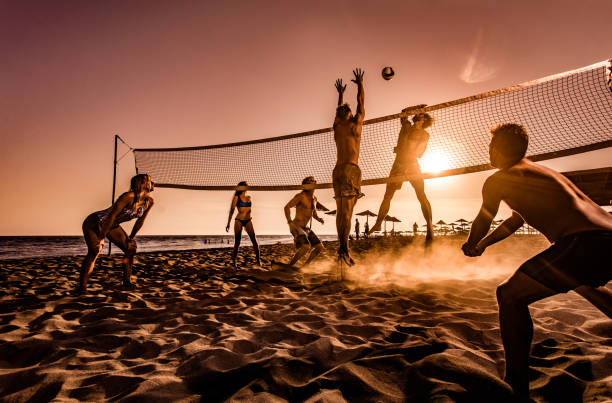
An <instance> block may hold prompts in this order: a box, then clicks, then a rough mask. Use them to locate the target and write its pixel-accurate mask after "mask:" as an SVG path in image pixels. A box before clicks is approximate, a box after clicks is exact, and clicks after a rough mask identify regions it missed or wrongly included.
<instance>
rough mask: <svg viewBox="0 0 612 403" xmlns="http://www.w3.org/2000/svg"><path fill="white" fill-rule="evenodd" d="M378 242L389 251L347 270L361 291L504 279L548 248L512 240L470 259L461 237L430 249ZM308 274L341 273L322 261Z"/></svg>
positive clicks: (371, 253)
mask: <svg viewBox="0 0 612 403" xmlns="http://www.w3.org/2000/svg"><path fill="white" fill-rule="evenodd" d="M522 238H525V239H522ZM380 242H382V243H386V244H387V245H385V247H382V248H371V249H369V250H368V251H367V253H366V254H363V256H362V257H361V259H358V260H357V263H356V264H355V266H353V267H351V268H346V269H345V272H346V279H347V280H349V281H350V282H351V283H354V284H355V285H356V286H360V287H371V286H375V287H399V288H411V287H414V286H415V285H416V284H420V283H429V282H435V281H443V280H476V279H478V280H486V279H493V278H500V279H503V278H504V277H508V276H510V275H511V274H512V273H513V272H514V271H515V270H516V269H518V267H519V266H520V265H521V263H522V262H524V261H525V260H527V259H529V258H530V257H532V256H534V255H535V254H537V253H539V252H540V251H542V250H544V249H546V248H547V247H548V245H549V243H548V241H547V240H546V239H545V238H544V237H543V236H534V235H530V236H528V238H527V237H521V236H515V237H512V238H509V239H507V240H504V241H501V242H500V243H498V244H496V245H493V246H491V247H489V248H488V249H487V250H486V251H485V253H484V254H483V255H482V256H479V257H476V258H470V257H467V256H464V254H463V252H462V250H461V245H462V244H463V243H464V242H465V238H464V237H461V238H458V237H439V238H437V239H435V241H434V242H433V243H432V244H430V245H425V244H424V241H423V239H420V238H417V239H415V240H414V241H413V242H411V243H408V244H405V245H403V244H400V243H398V244H397V245H393V243H394V242H395V241H394V240H393V239H392V238H390V239H389V240H385V239H382V240H380ZM388 244H391V245H388ZM389 246H391V247H389ZM307 270H313V271H316V272H325V271H327V272H330V273H334V272H336V271H339V270H340V269H339V268H338V267H337V264H336V263H335V262H333V261H324V262H320V263H317V264H315V265H313V267H312V268H311V269H307ZM338 275H340V274H339V273H338Z"/></svg>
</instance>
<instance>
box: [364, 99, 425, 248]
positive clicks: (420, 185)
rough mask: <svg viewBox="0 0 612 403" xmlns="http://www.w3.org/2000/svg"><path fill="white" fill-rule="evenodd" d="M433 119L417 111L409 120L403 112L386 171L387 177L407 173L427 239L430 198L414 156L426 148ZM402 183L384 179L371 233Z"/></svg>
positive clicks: (380, 220) (381, 220)
mask: <svg viewBox="0 0 612 403" xmlns="http://www.w3.org/2000/svg"><path fill="white" fill-rule="evenodd" d="M405 111H406V109H404V111H403V112H405ZM433 121H434V120H433V118H432V117H431V116H430V115H429V114H428V113H417V114H416V115H414V117H413V118H412V124H411V123H410V120H409V119H408V117H407V116H406V115H402V117H401V122H402V129H401V131H400V134H399V137H398V139H397V146H396V147H395V149H394V150H393V151H394V152H395V161H394V162H393V167H391V172H390V174H389V177H390V178H393V177H396V176H406V175H409V176H410V179H408V181H409V182H410V184H411V185H412V187H413V188H414V191H415V193H416V196H417V199H418V200H419V203H420V204H421V211H422V212H423V217H425V221H426V223H427V236H426V239H427V240H432V239H433V229H432V215H431V204H429V200H427V196H425V182H424V180H423V176H422V174H421V168H420V167H419V162H418V160H417V159H418V158H421V157H422V156H423V154H424V153H425V150H426V149H427V142H428V141H429V133H428V132H427V131H426V130H425V129H426V128H428V127H429V126H431V125H432V124H433ZM402 184H403V182H387V188H386V190H385V196H384V197H383V201H382V203H381V204H380V209H379V210H378V217H377V219H376V223H375V224H374V225H373V226H372V228H370V233H372V232H375V231H380V229H381V226H382V223H383V221H384V219H385V217H386V216H387V213H389V207H390V206H391V199H392V198H393V195H394V194H395V192H396V191H397V190H399V189H401V188H402Z"/></svg>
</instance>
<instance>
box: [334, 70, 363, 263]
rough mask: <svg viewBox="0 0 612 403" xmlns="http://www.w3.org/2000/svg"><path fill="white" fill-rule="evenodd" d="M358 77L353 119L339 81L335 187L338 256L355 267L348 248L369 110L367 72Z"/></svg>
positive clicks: (355, 81) (360, 72) (358, 73)
mask: <svg viewBox="0 0 612 403" xmlns="http://www.w3.org/2000/svg"><path fill="white" fill-rule="evenodd" d="M353 74H354V75H355V78H354V79H353V80H351V81H352V82H354V83H355V84H357V113H355V115H354V116H353V115H352V114H351V108H350V106H349V105H348V104H346V103H344V102H343V97H344V90H345V89H346V85H342V79H338V80H336V89H337V90H338V107H337V108H336V118H335V119H334V140H335V141H336V151H337V156H338V157H337V161H336V166H335V168H334V172H333V174H332V176H333V185H334V198H335V199H336V229H337V231H338V241H339V243H340V246H339V248H338V257H339V258H340V259H341V260H342V261H344V262H345V263H347V264H348V265H352V264H354V263H355V262H354V261H353V259H352V258H351V256H350V254H349V249H348V239H349V233H350V231H351V218H352V216H353V208H354V207H355V203H356V202H357V199H359V198H360V197H362V196H363V193H361V169H359V165H358V163H359V147H360V145H361V129H362V127H363V117H364V116H365V109H364V106H363V101H364V94H363V71H362V70H361V69H355V70H353Z"/></svg>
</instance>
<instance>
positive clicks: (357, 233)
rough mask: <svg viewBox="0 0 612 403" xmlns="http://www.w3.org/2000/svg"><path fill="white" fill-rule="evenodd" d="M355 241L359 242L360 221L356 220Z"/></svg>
mask: <svg viewBox="0 0 612 403" xmlns="http://www.w3.org/2000/svg"><path fill="white" fill-rule="evenodd" d="M355 239H356V240H359V220H358V219H355Z"/></svg>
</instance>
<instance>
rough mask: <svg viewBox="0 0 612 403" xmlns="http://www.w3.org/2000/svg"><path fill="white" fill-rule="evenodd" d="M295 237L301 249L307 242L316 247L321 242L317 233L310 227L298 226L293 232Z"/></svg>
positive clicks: (297, 245)
mask: <svg viewBox="0 0 612 403" xmlns="http://www.w3.org/2000/svg"><path fill="white" fill-rule="evenodd" d="M293 239H294V242H295V247H296V248H297V249H300V248H301V247H302V246H304V245H306V244H310V246H312V247H314V246H317V245H318V244H320V243H321V240H320V239H319V237H318V236H317V234H315V233H314V231H313V230H311V229H310V228H308V227H298V228H297V229H296V230H295V231H294V233H293Z"/></svg>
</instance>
